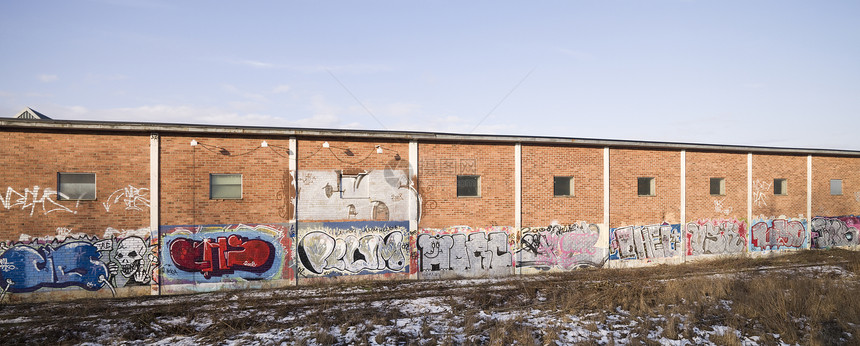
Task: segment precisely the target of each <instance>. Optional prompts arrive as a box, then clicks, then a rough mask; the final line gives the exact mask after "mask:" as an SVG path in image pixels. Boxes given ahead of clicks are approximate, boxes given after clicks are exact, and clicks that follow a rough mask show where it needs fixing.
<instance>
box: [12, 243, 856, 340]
mask: <svg viewBox="0 0 860 346" xmlns="http://www.w3.org/2000/svg"><path fill="white" fill-rule="evenodd" d="M858 275H860V252H854V251H847V250H839V249H834V250H818V251H797V252H788V253H783V254H780V255H778V256H776V255H775V256H770V257H761V258H726V259H718V260H711V261H697V262H693V263H686V264H681V265H671V266H670V265H659V266H652V267H645V268H636V269H585V270H577V271H572V272H568V273H563V274H547V275H531V276H515V277H506V278H490V279H464V280H448V281H381V282H380V281H377V282H364V283H352V284H339V285H323V284H319V285H314V286H302V287H296V288H286V289H275V290H255V291H231V292H216V293H206V294H197V295H182V296H161V297H139V298H126V299H107V300H105V299H101V300H94V299H90V300H77V301H71V302H57V303H39V304H3V305H0V311H2V313H3V316H4V318H3V319H2V322H0V342H2V343H3V344H7V345H8V344H84V343H88V344H120V343H122V344H171V345H172V344H188V345H196V344H235V345H248V344H264V345H269V344H288V345H292V344H321V345H329V344H357V345H365V344H385V345H400V344H406V345H413V344H416V345H434V344H482V345H483V344H490V345H508V344H525V345H533V344H538V345H547V344H559V345H567V344H581V345H591V344H634V345H641V344H644V345H661V344H679V345H683V344H694V345H698V344H715V345H741V344H762V345H771V344H780V343H787V344H801V345H833V344H853V345H858V344H860V285H858Z"/></svg>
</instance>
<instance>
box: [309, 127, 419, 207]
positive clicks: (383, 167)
mask: <svg viewBox="0 0 860 346" xmlns="http://www.w3.org/2000/svg"><path fill="white" fill-rule="evenodd" d="M324 142H328V143H329V147H328V148H324V147H323V143H324ZM297 146H298V163H297V166H298V167H297V168H298V189H299V197H300V199H301V202H300V204H299V212H298V219H299V220H300V221H356V220H377V221H389V220H408V203H409V194H410V193H412V192H411V190H410V187H409V178H408V174H409V143H408V142H404V141H400V142H392V141H356V140H351V141H343V140H338V139H336V138H322V139H318V140H299V141H298V144H297ZM377 146H381V148H382V153H378V152H377ZM339 175H345V176H361V178H360V179H361V180H360V181H358V185H357V186H353V188H355V187H357V188H358V189H359V190H360V191H361V193H363V194H359V195H354V196H350V195H349V193H348V192H347V193H346V194H342V193H341V191H339V190H338V188H339V183H340V178H339ZM353 185H354V183H353ZM327 186H328V187H327ZM340 188H341V189H347V188H349V186H340Z"/></svg>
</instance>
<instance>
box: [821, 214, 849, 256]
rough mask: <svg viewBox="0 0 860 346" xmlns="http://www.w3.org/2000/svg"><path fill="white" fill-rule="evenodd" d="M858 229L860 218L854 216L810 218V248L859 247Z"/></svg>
mask: <svg viewBox="0 0 860 346" xmlns="http://www.w3.org/2000/svg"><path fill="white" fill-rule="evenodd" d="M858 229H860V218H858V217H856V216H854V215H850V216H839V217H815V218H812V228H811V231H812V247H813V248H817V249H825V248H829V247H835V246H856V245H860V237H858Z"/></svg>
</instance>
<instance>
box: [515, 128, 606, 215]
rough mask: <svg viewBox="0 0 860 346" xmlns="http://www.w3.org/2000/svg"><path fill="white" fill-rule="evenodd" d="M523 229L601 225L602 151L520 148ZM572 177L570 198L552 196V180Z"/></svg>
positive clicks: (535, 146) (535, 147)
mask: <svg viewBox="0 0 860 346" xmlns="http://www.w3.org/2000/svg"><path fill="white" fill-rule="evenodd" d="M522 154H523V156H522V167H523V168H522V169H523V172H522V177H523V178H522V179H523V191H522V211H523V218H522V224H523V227H537V226H547V225H549V224H550V223H551V222H553V221H556V222H558V223H559V224H562V225H569V224H573V223H576V222H579V221H586V222H589V223H602V222H603V148H579V147H567V146H539V145H523V147H522ZM555 176H568V177H573V180H574V191H573V196H564V197H562V196H554V193H553V178H554V177H555Z"/></svg>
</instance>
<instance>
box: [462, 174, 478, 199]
mask: <svg viewBox="0 0 860 346" xmlns="http://www.w3.org/2000/svg"><path fill="white" fill-rule="evenodd" d="M480 196H481V176H479V175H458V176H457V197H480Z"/></svg>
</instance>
